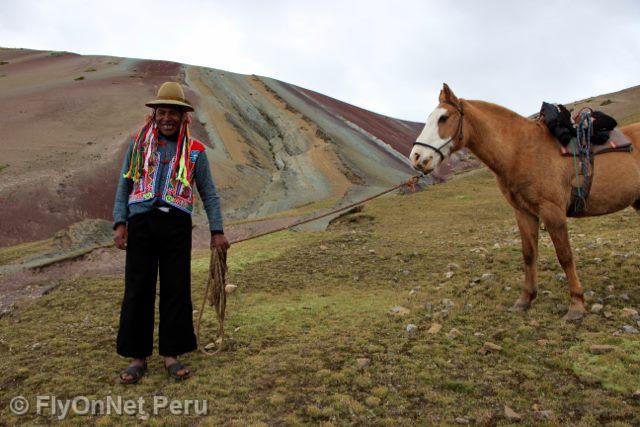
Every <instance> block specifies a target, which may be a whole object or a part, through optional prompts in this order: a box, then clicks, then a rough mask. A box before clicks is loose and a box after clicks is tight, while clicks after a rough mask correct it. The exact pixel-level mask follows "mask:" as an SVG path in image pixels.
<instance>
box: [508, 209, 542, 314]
mask: <svg viewBox="0 0 640 427" xmlns="http://www.w3.org/2000/svg"><path fill="white" fill-rule="evenodd" d="M516 220H517V221H518V228H519V229H520V238H521V239H522V257H523V259H524V285H523V287H522V294H521V295H520V298H518V300H517V301H516V303H515V304H514V305H513V308H512V309H514V310H527V309H529V308H530V307H531V302H532V301H533V300H534V299H535V298H536V296H537V295H538V283H537V281H538V269H537V266H536V262H537V260H538V229H539V228H540V220H539V219H538V217H536V216H533V215H531V214H530V213H528V212H525V211H520V210H516Z"/></svg>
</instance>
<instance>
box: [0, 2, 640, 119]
mask: <svg viewBox="0 0 640 427" xmlns="http://www.w3.org/2000/svg"><path fill="white" fill-rule="evenodd" d="M0 46H3V47H23V48H30V49H42V50H65V51H70V52H76V53H81V54H87V55H113V56H122V57H134V58H146V59H162V60H171V61H177V62H183V63H188V64H193V65H201V66H205V67H212V68H217V69H222V70H226V71H232V72H237V73H243V74H258V75H262V76H268V77H273V78H276V79H278V80H282V81H285V82H288V83H293V84H296V85H299V86H302V87H305V88H308V89H312V90H315V91H318V92H321V93H323V94H325V95H328V96H331V97H334V98H337V99H340V100H343V101H345V102H349V103H351V104H354V105H357V106H360V107H363V108H366V109H368V110H372V111H375V112H378V113H381V114H385V115H388V116H392V117H397V118H402V119H406V120H413V121H421V122H424V121H425V119H426V117H427V116H428V115H429V113H430V112H431V111H432V110H433V109H434V107H435V106H436V105H437V103H438V102H437V97H438V93H439V91H440V89H441V88H442V83H443V82H446V83H448V84H449V86H450V87H451V88H452V89H453V91H454V92H455V93H456V95H457V96H458V97H461V98H466V99H482V100H485V101H491V102H495V103H498V104H500V105H503V106H505V107H507V108H510V109H512V110H514V111H516V112H518V113H520V114H523V115H530V114H532V113H535V112H536V111H538V109H539V107H540V104H541V103H542V101H543V100H544V101H550V102H561V103H568V102H572V101H576V100H579V99H585V98H588V97H591V96H595V95H601V94H605V93H609V92H614V91H617V90H621V89H625V88H628V87H631V86H636V85H640V1H637V0H610V1H607V2H605V1H601V0H599V1H595V0H583V1H581V2H575V1H565V0H556V1H548V0H533V1H530V0H509V1H502V0H483V1H471V0H456V1H443V0H440V1H431V0H422V1H412V0H407V1H404V0H395V1H376V0H367V1H349V0H342V1H334V0H323V1H315V0H272V1H259V0H235V1H215V0H210V1H205V0H179V1H175V0H174V1H166V0H153V1H148V0H147V1H136V0H128V1H120V0H111V1H108V2H106V1H100V2H98V1H80V0H55V1H53V0H39V1H35V0H21V1H16V0H0Z"/></svg>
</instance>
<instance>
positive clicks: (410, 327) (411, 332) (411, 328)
mask: <svg viewBox="0 0 640 427" xmlns="http://www.w3.org/2000/svg"><path fill="white" fill-rule="evenodd" d="M416 332H418V327H417V326H416V325H414V324H413V323H409V324H408V325H407V334H409V335H415V334H416Z"/></svg>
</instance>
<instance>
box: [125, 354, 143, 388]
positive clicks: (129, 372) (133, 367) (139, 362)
mask: <svg viewBox="0 0 640 427" xmlns="http://www.w3.org/2000/svg"><path fill="white" fill-rule="evenodd" d="M146 372H147V361H146V360H145V359H133V360H132V361H131V364H130V365H129V366H128V367H127V368H126V369H124V370H123V371H122V372H120V382H121V383H122V384H135V383H137V382H138V381H140V378H142V377H143V376H144V374H145V373H146Z"/></svg>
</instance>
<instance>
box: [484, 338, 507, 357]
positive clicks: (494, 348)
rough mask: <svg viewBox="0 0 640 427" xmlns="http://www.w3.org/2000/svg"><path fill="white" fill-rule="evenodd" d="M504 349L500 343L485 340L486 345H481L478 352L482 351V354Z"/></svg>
mask: <svg viewBox="0 0 640 427" xmlns="http://www.w3.org/2000/svg"><path fill="white" fill-rule="evenodd" d="M501 351H502V347H500V346H499V345H498V344H494V343H492V342H489V341H487V342H485V343H484V345H483V346H482V347H480V350H478V353H480V354H481V355H483V356H484V355H485V354H488V353H499V352H501Z"/></svg>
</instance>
